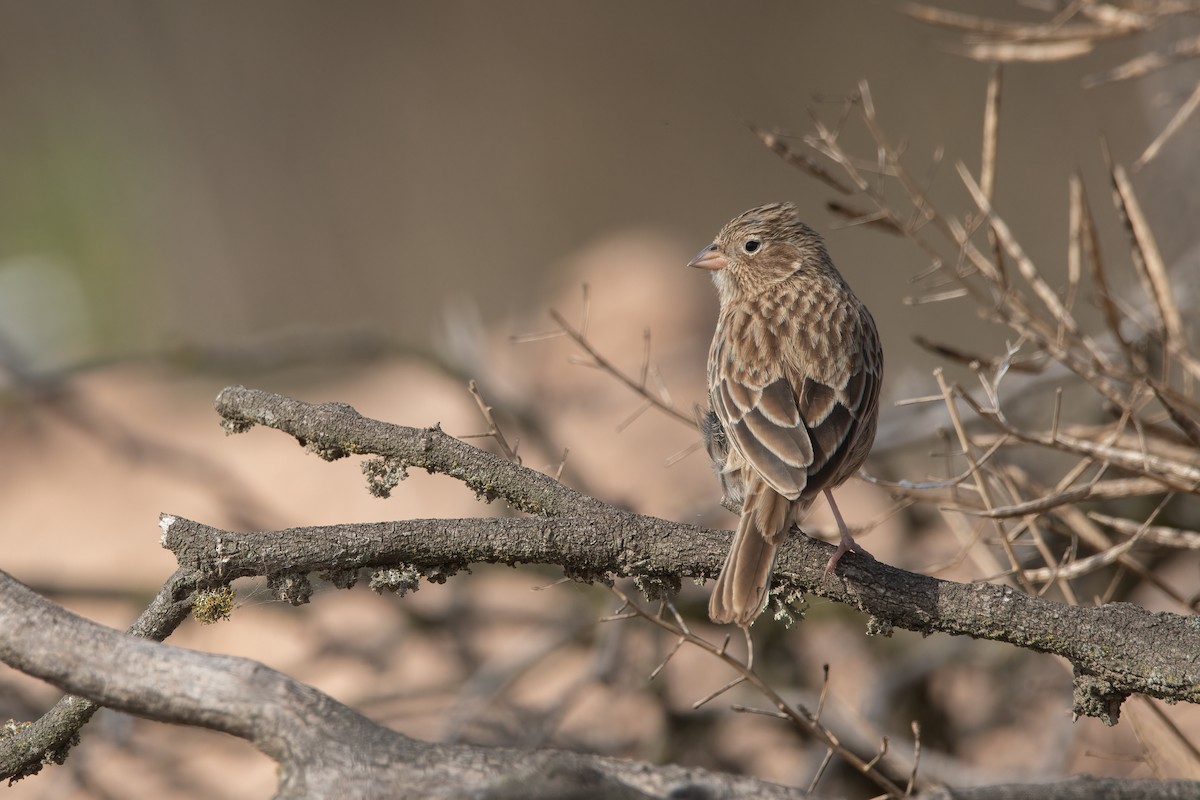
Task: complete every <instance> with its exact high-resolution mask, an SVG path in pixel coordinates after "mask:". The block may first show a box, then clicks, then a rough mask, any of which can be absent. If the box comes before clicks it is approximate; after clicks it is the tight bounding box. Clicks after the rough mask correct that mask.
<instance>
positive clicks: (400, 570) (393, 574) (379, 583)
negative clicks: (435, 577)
mask: <svg viewBox="0 0 1200 800" xmlns="http://www.w3.org/2000/svg"><path fill="white" fill-rule="evenodd" d="M370 586H371V591H372V592H375V593H376V594H383V593H384V592H395V593H396V595H398V596H399V597H404V595H406V594H408V593H409V592H415V591H416V590H417V589H420V588H421V573H420V572H418V571H417V568H416V567H414V566H413V565H412V564H406V565H405V566H403V567H388V568H387V569H377V570H375V573H374V574H373V575H371V584H370Z"/></svg>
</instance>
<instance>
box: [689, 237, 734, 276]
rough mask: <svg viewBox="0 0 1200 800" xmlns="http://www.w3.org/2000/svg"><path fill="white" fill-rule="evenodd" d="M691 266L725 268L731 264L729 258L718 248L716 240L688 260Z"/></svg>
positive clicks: (712, 268) (714, 268)
mask: <svg viewBox="0 0 1200 800" xmlns="http://www.w3.org/2000/svg"><path fill="white" fill-rule="evenodd" d="M688 266H689V267H695V268H696V269H708V270H714V271H715V270H718V269H725V268H726V267H728V266H729V259H727V258H725V256H724V255H722V254H721V251H720V250H718V249H717V245H716V242H714V243H713V244H710V245H709V246H708V247H706V248H704V249H703V250H701V251H700V252H699V253H697V254H696V257H695V258H693V259H692V260H691V261H689V262H688Z"/></svg>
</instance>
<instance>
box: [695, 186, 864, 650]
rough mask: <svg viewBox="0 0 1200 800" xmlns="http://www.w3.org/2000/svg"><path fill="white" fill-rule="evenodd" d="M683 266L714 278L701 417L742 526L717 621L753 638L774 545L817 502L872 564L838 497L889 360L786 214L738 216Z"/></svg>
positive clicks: (818, 252) (845, 542)
mask: <svg viewBox="0 0 1200 800" xmlns="http://www.w3.org/2000/svg"><path fill="white" fill-rule="evenodd" d="M688 266H690V267H694V268H696V269H702V270H707V271H709V272H711V274H712V279H713V282H714V283H715V284H716V288H717V297H718V300H719V302H720V311H719V312H718V315H717V327H716V332H715V333H714V335H713V340H712V345H711V347H710V348H709V354H708V390H709V398H708V399H709V409H708V411H707V412H706V413H702V414H701V417H700V426H701V432H702V434H703V435H704V441H705V445H706V448H707V450H708V454H709V457H710V459H712V461H713V465H714V468H715V469H716V470H717V473H718V475H719V476H720V479H721V483H722V488H723V490H724V493H725V496H726V498H727V499H728V500H729V501H731V503H732V504H734V506H735V507H737V505H740V507H741V516H740V519H739V521H738V527H737V531H736V532H735V533H734V537H733V542H732V544H731V545H730V549H729V555H728V557H727V558H726V559H725V563H724V566H722V568H721V572H720V574H719V575H718V577H717V582H716V585H715V587H714V589H713V593H712V597H711V599H710V601H709V606H708V612H709V617H710V618H711V619H712V621H713V622H716V623H718V624H727V623H731V622H732V623H736V624H738V625H740V626H742V627H743V628H749V626H750V625H752V624H753V622H754V620H755V619H756V618H757V617H758V616H759V615H760V614H761V613H762V611H763V609H765V608H766V605H767V596H768V592H769V590H770V587H771V573H772V570H773V569H774V564H775V556H776V553H777V552H778V549H779V545H780V544H781V543H782V542H783V540H784V539H785V537H786V536H787V534H788V532H789V530H790V529H791V526H792V524H793V522H795V523H797V524H798V523H799V522H800V520H801V519H802V517H803V515H804V514H805V513H807V511H808V510H809V508H810V507H811V506H812V505H813V503H814V502H815V501H816V500H817V498H818V497H819V496H821V495H824V496H825V498H826V500H827V501H828V502H829V507H830V509H831V510H832V512H833V516H834V519H835V520H836V521H837V525H838V530H839V532H840V541H839V543H838V546H837V550H836V551H835V552H834V554H833V555H832V556H831V557H830V559H829V561H828V563H827V564H826V565H825V572H826V574H829V573H832V572H833V571H834V570H835V568H836V567H837V565H838V562H839V561H840V560H841V558H842V556H843V555H844V554H846V553H847V552H850V551H854V552H856V553H859V554H860V555H863V556H865V557H867V558H871V555H870V554H869V553H868V552H867V551H866V550H864V549H863V548H862V547H861V546H860V545H859V544H858V543H857V542H855V541H854V537H853V536H852V535H851V534H850V530H849V528H847V527H846V522H845V520H844V519H843V518H842V514H841V511H840V510H839V509H838V507H837V503H836V502H835V501H834V499H833V494H832V491H831V490H832V489H834V488H836V487H837V486H839V485H841V484H842V483H844V482H845V481H846V480H847V479H848V478H849V477H850V476H851V475H853V474H854V473H855V472H856V471H857V470H858V468H859V467H860V466H862V463H863V461H865V460H866V458H867V454H868V453H869V452H870V449H871V445H872V443H873V442H874V440H875V429H876V424H877V420H878V415H879V387H880V382H881V380H882V378H883V348H882V346H881V344H880V340H879V332H878V330H877V328H876V326H875V320H874V319H873V318H872V316H871V312H870V311H868V310H867V307H866V306H865V305H864V304H863V302H862V301H861V300H859V299H858V297H857V296H856V295H855V294H854V292H853V291H852V290H851V288H850V286H849V284H847V283H846V280H845V279H844V278H843V277H842V275H841V273H839V272H838V270H837V268H836V267H835V266H834V265H833V261H832V260H831V259H830V257H829V251H828V250H827V249H826V247H825V241H824V240H823V239H822V238H821V236H820V234H818V233H817V232H816V231H814V230H813V229H812V228H810V227H809V226H807V225H805V224H804V223H803V222H802V221H801V220H800V215H799V212H798V211H797V210H796V207H795V206H794V205H793V204H791V203H772V204H769V205H764V206H760V207H758V208H753V209H751V210H749V211H747V212H745V213H744V214H741V215H740V216H737V217H735V218H734V219H733V220H731V221H730V222H729V223H728V224H726V225H725V227H723V228H722V229H721V231H720V232H719V233H718V234H717V236H716V238H715V239H714V240H713V242H712V244H710V245H708V246H707V247H705V248H704V249H703V250H701V251H700V252H699V253H698V254H697V255H696V257H695V258H693V259H692V260H691V261H690V262H688Z"/></svg>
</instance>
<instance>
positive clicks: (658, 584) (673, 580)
mask: <svg viewBox="0 0 1200 800" xmlns="http://www.w3.org/2000/svg"><path fill="white" fill-rule="evenodd" d="M633 583H634V585H635V586H637V588H638V591H640V592H641V593H642V594H644V595H645V596H646V599H647V600H669V599H671V598H672V597H674V596H675V595H677V594H679V590H680V589H681V588H682V586H681V584H680V580H679V576H678V575H637V576H635V577H634V579H633Z"/></svg>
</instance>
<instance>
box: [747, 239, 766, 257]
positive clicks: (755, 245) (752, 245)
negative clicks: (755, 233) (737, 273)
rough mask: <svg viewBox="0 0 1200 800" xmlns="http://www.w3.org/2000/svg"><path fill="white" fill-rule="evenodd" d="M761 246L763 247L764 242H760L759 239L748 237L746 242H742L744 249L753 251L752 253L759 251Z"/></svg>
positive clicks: (748, 251) (749, 251)
mask: <svg viewBox="0 0 1200 800" xmlns="http://www.w3.org/2000/svg"><path fill="white" fill-rule="evenodd" d="M761 247H762V242H760V241H759V240H758V239H747V240H746V241H745V242H743V243H742V250H744V251H745V252H747V253H751V254H753V253H757V252H758V250H759V248H761Z"/></svg>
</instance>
